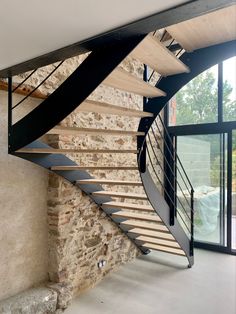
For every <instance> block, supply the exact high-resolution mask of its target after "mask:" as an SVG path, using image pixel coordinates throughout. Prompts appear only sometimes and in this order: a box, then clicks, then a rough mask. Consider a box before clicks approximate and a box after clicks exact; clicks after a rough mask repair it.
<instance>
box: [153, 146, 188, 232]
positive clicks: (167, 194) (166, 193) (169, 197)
mask: <svg viewBox="0 0 236 314" xmlns="http://www.w3.org/2000/svg"><path fill="white" fill-rule="evenodd" d="M147 154H148V157H149V160H150V163H151V166H152V168H153V170H154V173H155V175H156V178H157V179H158V181H159V183H160V185H161V186H162V188H163V190H164V192H165V195H166V196H167V197H168V199H169V200H170V202H171V203H172V205H173V206H175V203H174V201H173V200H172V198H171V196H170V195H169V193H168V192H167V190H166V188H165V186H164V185H163V183H162V182H161V180H160V178H159V176H158V174H157V173H156V169H155V167H154V165H153V162H152V158H151V156H150V152H149V149H148V146H147ZM177 211H178V210H177ZM178 213H179V211H178ZM179 216H180V218H181V220H182V221H183V223H184V225H185V227H186V228H187V230H188V232H189V233H191V231H190V229H189V227H188V226H187V224H186V222H185V220H184V218H183V217H182V215H181V214H180V213H179ZM188 219H189V217H188ZM189 221H190V223H191V224H192V222H191V219H189Z"/></svg>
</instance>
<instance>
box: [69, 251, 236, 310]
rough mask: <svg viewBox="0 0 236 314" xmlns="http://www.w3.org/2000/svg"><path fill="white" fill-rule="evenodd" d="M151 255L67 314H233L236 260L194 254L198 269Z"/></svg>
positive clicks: (85, 297)
mask: <svg viewBox="0 0 236 314" xmlns="http://www.w3.org/2000/svg"><path fill="white" fill-rule="evenodd" d="M186 265H187V263H186V260H185V259H184V258H182V257H177V256H174V255H172V256H171V255H166V254H164V253H158V252H152V253H151V254H149V255H147V256H142V257H141V258H138V259H136V260H135V261H134V262H133V263H130V264H126V265H124V266H122V267H121V268H120V269H119V270H118V271H117V272H115V273H112V274H111V275H109V276H107V277H106V278H105V279H104V280H103V281H102V282H101V283H100V284H99V285H98V286H97V287H95V288H94V289H92V290H90V291H88V292H86V293H84V294H82V295H80V296H79V297H78V298H77V299H74V301H73V302H72V305H71V306H70V308H69V309H68V310H67V311H66V312H65V313H66V314H141V313H142V314H157V313H160V314H169V313H171V314H235V313H236V257H235V256H231V255H225V254H219V253H213V252H208V251H204V250H195V265H194V266H193V268H191V269H188V268H187V267H186Z"/></svg>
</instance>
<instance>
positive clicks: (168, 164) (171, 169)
mask: <svg viewBox="0 0 236 314" xmlns="http://www.w3.org/2000/svg"><path fill="white" fill-rule="evenodd" d="M158 130H159V128H158ZM151 131H152V134H153V136H154V138H155V140H156V142H157V143H158V140H157V138H156V134H155V132H154V130H153V127H152V126H151ZM159 131H160V130H159ZM160 133H161V132H160ZM161 136H162V135H161ZM162 139H163V141H164V143H165V140H164V138H163V137H162ZM165 144H166V143H165ZM158 145H159V143H158ZM167 146H168V145H167ZM159 150H160V152H161V154H162V156H163V157H164V160H165V162H166V164H167V166H168V168H169V169H170V171H171V173H172V175H173V176H174V180H176V183H177V185H178V187H179V189H180V191H181V193H182V195H183V197H184V198H185V200H186V202H187V204H188V206H189V208H191V204H190V203H189V201H188V199H187V197H186V195H185V194H184V191H183V190H182V188H181V185H180V184H179V182H178V181H177V178H176V174H175V173H174V171H173V167H171V165H170V163H169V162H168V160H167V158H166V156H165V154H164V152H163V150H162V149H161V147H160V145H159ZM173 161H174V162H175V160H174V159H173ZM189 194H190V195H191V193H189Z"/></svg>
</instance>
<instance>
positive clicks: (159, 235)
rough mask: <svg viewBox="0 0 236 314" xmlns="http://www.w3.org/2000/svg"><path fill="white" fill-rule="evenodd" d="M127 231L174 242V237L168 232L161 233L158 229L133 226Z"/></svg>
mask: <svg viewBox="0 0 236 314" xmlns="http://www.w3.org/2000/svg"><path fill="white" fill-rule="evenodd" d="M129 233H135V234H139V235H143V236H147V237H152V238H157V239H162V240H166V241H170V242H173V241H174V242H175V239H174V237H173V236H172V234H170V233H165V232H164V233H162V232H158V231H152V230H146V229H141V228H134V229H130V230H129Z"/></svg>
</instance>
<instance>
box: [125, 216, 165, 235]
mask: <svg viewBox="0 0 236 314" xmlns="http://www.w3.org/2000/svg"><path fill="white" fill-rule="evenodd" d="M121 225H124V226H127V227H137V228H141V229H147V230H153V231H158V232H161V233H162V232H164V233H166V232H167V233H169V231H168V229H167V228H166V226H164V225H161V224H154V223H147V222H143V221H137V220H132V219H131V220H126V221H122V222H121Z"/></svg>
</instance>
